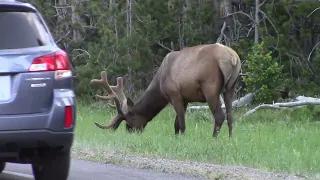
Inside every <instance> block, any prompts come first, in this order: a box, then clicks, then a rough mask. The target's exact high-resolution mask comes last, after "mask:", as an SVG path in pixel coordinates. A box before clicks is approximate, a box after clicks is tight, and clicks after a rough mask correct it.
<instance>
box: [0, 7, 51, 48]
mask: <svg viewBox="0 0 320 180" xmlns="http://www.w3.org/2000/svg"><path fill="white" fill-rule="evenodd" d="M51 43H52V42H51V41H50V35H49V33H48V32H47V31H46V29H45V27H44V24H43V23H42V21H41V19H40V17H39V16H38V15H37V14H36V13H35V12H33V11H26V10H22V9H12V8H8V9H6V8H4V7H0V49H1V50H3V49H20V48H30V47H39V46H44V45H48V44H51Z"/></svg>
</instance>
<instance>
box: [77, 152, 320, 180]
mask: <svg viewBox="0 0 320 180" xmlns="http://www.w3.org/2000/svg"><path fill="white" fill-rule="evenodd" d="M73 156H74V157H76V158H77V159H86V160H92V161H99V162H102V163H108V164H117V165H122V166H127V167H135V168H141V169H153V170H156V171H161V172H166V173H175V174H183V175H187V176H197V177H202V178H206V179H216V180H217V179H223V180H240V179H241V180H271V179H272V180H280V179H281V180H306V179H308V180H309V179H310V180H311V179H319V180H320V177H319V175H317V176H313V177H306V176H297V175H290V174H280V173H272V172H267V171H263V170H260V169H254V168H248V167H243V166H227V165H215V164H208V163H199V162H191V161H180V160H170V159H160V158H150V157H140V156H131V155H126V154H123V153H109V152H108V153H105V152H104V153H99V154H98V153H96V152H94V151H92V150H86V149H82V150H80V151H79V150H78V151H74V152H73Z"/></svg>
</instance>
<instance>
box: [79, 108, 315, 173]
mask: <svg viewBox="0 0 320 180" xmlns="http://www.w3.org/2000/svg"><path fill="white" fill-rule="evenodd" d="M77 111H78V115H77V116H78V118H77V125H76V137H75V139H76V141H75V144H74V149H75V151H77V150H81V149H87V150H89V151H90V150H91V151H92V153H97V152H111V153H112V152H121V153H126V154H129V155H140V156H150V157H161V158H169V159H179V160H192V161H200V162H209V163H215V164H225V165H242V166H247V167H254V168H260V169H265V170H269V171H273V172H286V173H292V174H302V175H303V174H309V173H311V174H314V173H319V172H320V166H319V163H320V138H319V135H320V123H319V121H318V120H319V119H316V118H317V116H313V115H312V113H311V110H310V109H308V108H302V109H297V110H294V111H279V110H259V111H257V112H255V113H253V114H252V115H250V116H248V117H246V118H242V114H243V112H244V111H245V110H244V109H242V110H238V111H235V113H234V121H235V122H234V131H233V137H232V138H231V139H229V138H228V128H227V124H226V123H224V125H223V127H222V130H221V132H220V134H219V136H218V138H217V139H213V137H212V133H213V123H212V121H211V114H210V113H209V112H205V111H202V112H192V113H187V115H186V134H185V135H184V136H175V135H174V128H173V124H174V117H175V112H174V111H173V110H172V107H170V106H169V107H168V108H166V109H165V110H163V111H162V112H161V113H160V114H159V115H158V116H157V117H156V118H155V119H153V120H152V121H151V122H150V123H149V124H148V125H147V127H146V129H145V131H144V132H143V133H141V134H129V133H127V132H126V131H125V127H124V124H122V125H121V126H120V127H119V129H118V130H117V131H115V132H112V131H109V130H101V129H99V128H97V127H96V126H95V125H94V124H93V122H94V121H98V122H100V123H106V122H109V121H110V120H111V118H112V117H113V116H114V115H115V110H109V109H108V108H106V107H97V106H89V105H83V103H80V104H79V105H78V110H77ZM96 158H97V159H99V158H101V157H100V156H99V157H96Z"/></svg>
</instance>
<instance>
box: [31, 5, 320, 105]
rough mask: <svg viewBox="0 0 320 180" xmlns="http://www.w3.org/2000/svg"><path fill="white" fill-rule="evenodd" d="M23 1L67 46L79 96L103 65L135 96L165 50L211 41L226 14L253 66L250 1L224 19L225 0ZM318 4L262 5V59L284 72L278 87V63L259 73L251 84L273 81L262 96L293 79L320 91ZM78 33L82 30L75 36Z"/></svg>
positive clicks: (233, 38) (309, 91)
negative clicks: (263, 77)
mask: <svg viewBox="0 0 320 180" xmlns="http://www.w3.org/2000/svg"><path fill="white" fill-rule="evenodd" d="M27 1H28V2H30V3H31V4H33V5H35V6H36V7H37V8H38V9H39V10H40V12H41V13H42V14H43V16H44V17H45V19H46V20H47V23H48V25H49V26H50V29H51V31H52V34H53V36H54V38H55V40H56V41H57V42H58V44H59V46H60V47H61V48H63V49H65V50H66V51H67V52H68V53H69V54H70V59H71V61H72V64H73V66H74V67H75V72H76V93H77V95H78V96H79V97H92V95H93V94H95V93H98V91H101V90H100V89H99V88H97V87H94V86H91V85H90V84H89V81H90V79H92V78H98V77H99V73H100V71H101V70H107V71H108V75H109V78H110V81H111V82H112V83H115V80H116V78H117V77H118V76H125V77H126V78H125V86H126V90H127V94H128V96H131V97H132V96H136V95H137V93H138V92H139V91H143V90H144V89H146V88H147V86H148V84H149V82H150V81H151V80H152V78H153V75H154V73H155V71H156V70H157V68H158V67H159V64H160V63H161V61H162V60H163V57H164V56H165V55H166V54H167V53H168V52H170V51H171V50H180V49H181V48H183V47H186V46H193V45H198V44H204V43H215V42H216V41H217V39H218V36H219V35H220V29H221V27H222V24H223V22H224V21H225V20H226V21H228V23H229V24H228V26H227V28H226V31H228V32H229V33H226V35H228V36H229V37H228V38H229V42H230V46H231V47H232V48H234V49H235V50H236V51H237V52H238V53H239V56H240V58H241V60H242V63H243V72H244V73H246V72H252V73H253V72H254V71H257V70H255V69H254V68H251V69H250V67H249V63H250V57H249V54H248V53H249V52H250V53H251V47H252V46H253V45H254V25H255V23H254V22H253V20H254V14H255V13H254V11H255V7H254V6H255V2H254V1H242V3H240V4H237V5H236V4H233V11H234V12H235V13H234V14H232V15H230V16H229V17H228V19H226V18H223V17H222V14H223V13H222V12H218V11H219V10H221V8H219V7H215V6H213V5H214V4H215V3H216V2H220V3H221V2H224V1H225V0H214V1H213V0H199V1H194V0H185V1H178V0H158V1H154V0H107V1H106V0H90V1H83V0H57V1H51V0H50V1H49V0H27ZM226 2H227V1H226ZM318 6H319V3H318V2H311V1H304V2H298V1H297V2H296V1H288V0H284V1H266V2H265V3H264V4H263V5H261V6H260V8H261V9H260V13H259V18H260V21H259V42H262V41H263V43H264V49H265V51H266V52H270V53H266V54H265V55H266V57H264V58H266V60H265V61H268V62H269V60H270V62H271V61H272V63H274V62H277V63H278V64H279V66H276V65H273V64H270V67H274V66H275V68H278V67H280V66H281V67H282V71H281V75H280V76H281V77H282V78H283V80H285V81H283V83H281V84H280V85H279V86H278V87H276V85H272V86H270V85H268V83H270V82H271V80H274V81H276V79H274V78H273V77H271V74H273V73H274V74H277V73H278V69H275V70H273V71H274V72H273V71H272V70H268V72H266V73H267V75H268V77H266V81H263V83H267V84H262V85H261V84H256V85H255V86H257V87H258V86H259V87H260V88H264V87H266V86H267V87H268V89H270V92H268V94H269V95H264V96H268V98H267V97H265V98H262V97H261V98H260V101H269V100H271V99H272V98H271V95H270V93H271V91H272V90H273V91H274V90H275V89H274V88H277V89H283V88H286V87H289V86H290V88H289V89H290V91H294V92H295V93H296V94H302V95H309V96H310V95H311V96H315V95H318V94H319V93H320V88H319V85H320V80H319V79H320V78H319V76H320V73H319V72H318V71H317V69H318V68H319V67H320V58H319V57H320V55H319V52H320V51H319V47H320V45H319V40H320V10H315V8H316V7H318ZM314 10H315V11H314ZM217 16H219V17H217ZM220 17H221V18H220ZM249 17H250V18H249ZM219 18H220V19H219ZM77 33H78V34H80V36H81V37H80V38H75V34H77ZM222 43H225V42H224V41H223V42H222ZM256 48H259V47H256ZM256 50H257V49H256ZM257 51H258V50H257ZM251 54H252V53H251ZM253 54H255V56H262V55H259V53H258V52H254V53H253ZM251 59H252V57H251ZM253 59H254V58H253ZM255 66H258V65H255ZM261 66H263V67H266V68H267V67H268V66H269V65H267V64H262V65H261ZM271 72H273V73H271ZM277 75H278V74H277ZM267 79H268V80H267ZM255 81H257V80H255ZM241 83H242V84H244V86H253V85H252V84H251V85H247V84H245V82H244V81H242V82H241ZM248 83H249V84H250V83H252V82H250V81H249V82H248ZM261 83H262V82H261ZM249 89H250V88H248V90H249ZM239 93H242V94H243V93H244V92H241V91H240V92H239ZM269 98H271V99H269ZM258 99H259V98H258ZM267 99H269V100H267Z"/></svg>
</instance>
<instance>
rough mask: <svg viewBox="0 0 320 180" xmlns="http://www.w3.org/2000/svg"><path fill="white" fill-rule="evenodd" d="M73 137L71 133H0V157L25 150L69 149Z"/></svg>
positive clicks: (30, 131) (44, 131)
mask: <svg viewBox="0 0 320 180" xmlns="http://www.w3.org/2000/svg"><path fill="white" fill-rule="evenodd" d="M73 137H74V133H73V132H53V131H50V130H24V131H0V156H1V152H16V151H18V150H20V149H26V148H43V147H44V148H48V147H49V148H71V146H72V143H73Z"/></svg>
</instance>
